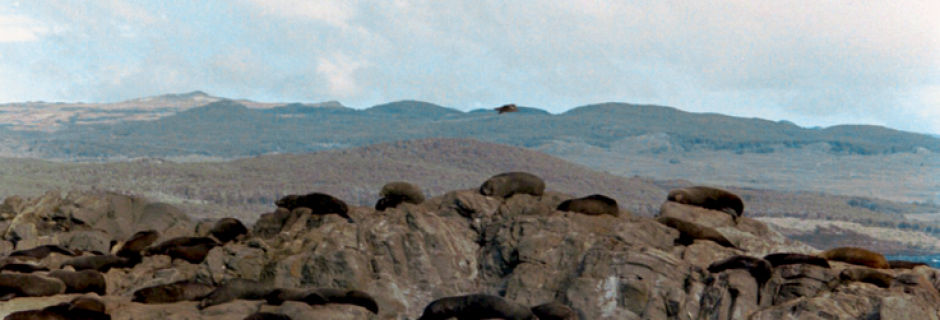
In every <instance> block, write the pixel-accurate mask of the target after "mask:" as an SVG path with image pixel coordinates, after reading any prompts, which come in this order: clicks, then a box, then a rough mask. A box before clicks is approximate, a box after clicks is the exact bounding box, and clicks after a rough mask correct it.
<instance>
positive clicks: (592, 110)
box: [27, 100, 940, 160]
mask: <svg viewBox="0 0 940 320" xmlns="http://www.w3.org/2000/svg"><path fill="white" fill-rule="evenodd" d="M523 110H524V112H516V113H507V114H502V115H497V114H496V113H495V112H491V111H486V110H480V111H474V112H469V113H465V112H461V111H457V110H454V109H450V108H446V107H442V106H438V105H434V104H431V103H426V102H420V101H398V102H392V103H387V104H382V105H378V106H375V107H372V108H368V109H365V110H354V109H349V108H346V107H343V106H342V105H340V104H339V103H335V102H333V103H326V104H324V105H301V104H288V105H283V106H279V107H272V108H264V109H259V108H248V107H247V106H245V105H244V104H243V103H240V102H236V101H231V100H221V101H218V102H214V103H211V104H208V105H205V106H201V107H196V108H190V109H185V110H182V111H179V112H177V113H175V114H173V115H170V116H166V117H163V118H159V119H156V120H148V121H122V122H116V123H104V124H85V125H79V124H72V125H69V126H67V127H66V128H64V129H62V130H59V131H55V132H49V133H34V134H32V135H29V136H28V137H27V140H28V141H29V142H28V144H30V145H31V146H32V147H33V148H34V149H35V150H37V153H38V154H40V155H41V156H42V157H44V158H55V159H67V160H81V159H85V160H94V159H105V160H107V159H113V158H126V157H130V158H133V157H176V156H187V155H201V156H213V157H223V158H236V157H245V156H256V155H261V154H267V153H302V152H311V151H318V150H324V149H330V148H337V147H349V146H364V145H370V144H375V143H381V142H388V141H398V140H408V139H421V138H431V137H452V138H474V139H478V140H483V141H490V142H497V143H503V144H509V145H515V146H521V147H538V146H542V145H545V144H548V143H552V142H554V141H575V142H579V143H584V144H587V145H590V146H595V147H600V148H605V149H606V148H610V147H611V146H612V145H613V144H615V143H617V142H618V141H621V140H624V139H630V138H633V137H637V136H641V135H648V134H662V135H663V136H664V137H665V139H666V140H667V141H669V142H670V143H671V144H673V145H675V146H676V147H678V148H681V150H686V151H688V150H727V151H732V152H738V153H770V152H774V150H775V149H778V148H783V147H786V148H801V147H804V146H807V145H814V144H826V145H828V148H829V151H830V152H831V153H833V154H860V155H872V154H891V153H899V152H914V151H916V150H917V149H918V148H923V149H926V150H930V151H933V152H940V139H937V138H935V137H931V136H928V135H923V134H916V133H909V132H903V131H897V130H893V129H888V128H884V127H878V126H856V125H845V126H835V127H830V128H825V129H805V128H801V127H798V126H795V125H793V124H792V123H788V122H775V121H768V120H762V119H746V118H739V117H731V116H725V115H719V114H698V113H689V112H684V111H680V110H678V109H675V108H670V107H661V106H652V105H632V104H624V103H605V104H597V105H589V106H584V107H578V108H574V109H572V110H570V111H568V112H565V113H563V114H558V115H553V114H549V113H547V112H537V111H534V110H533V109H523Z"/></svg>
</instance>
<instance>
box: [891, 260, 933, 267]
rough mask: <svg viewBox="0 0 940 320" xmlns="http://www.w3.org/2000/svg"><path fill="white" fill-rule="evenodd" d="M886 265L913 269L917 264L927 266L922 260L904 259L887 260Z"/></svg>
mask: <svg viewBox="0 0 940 320" xmlns="http://www.w3.org/2000/svg"><path fill="white" fill-rule="evenodd" d="M888 266H889V267H891V269H914V268H916V267H919V266H928V267H929V265H927V264H926V263H923V262H916V261H905V260H888Z"/></svg>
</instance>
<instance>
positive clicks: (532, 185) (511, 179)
mask: <svg viewBox="0 0 940 320" xmlns="http://www.w3.org/2000/svg"><path fill="white" fill-rule="evenodd" d="M544 193H545V181H543V180H542V178H539V177H538V176H536V175H534V174H531V173H528V172H505V173H500V174H497V175H495V176H492V177H490V178H489V179H487V180H486V181H485V182H483V185H481V186H480V194H482V195H484V196H493V197H500V198H509V197H511V196H512V195H514V194H529V195H533V196H541V195H542V194H544Z"/></svg>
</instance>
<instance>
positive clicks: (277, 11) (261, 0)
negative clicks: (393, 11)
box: [248, 0, 356, 27]
mask: <svg viewBox="0 0 940 320" xmlns="http://www.w3.org/2000/svg"><path fill="white" fill-rule="evenodd" d="M248 1H249V2H250V3H251V4H253V5H254V6H256V7H257V8H260V9H261V10H262V12H263V13H264V14H270V15H278V16H285V17H298V18H306V19H313V20H317V21H322V22H325V23H327V24H329V25H332V26H335V27H345V26H347V22H348V21H349V20H350V19H351V18H352V17H353V16H354V15H355V13H356V8H355V6H354V5H353V4H351V3H350V2H349V1H341V0H316V1H308V0H248Z"/></svg>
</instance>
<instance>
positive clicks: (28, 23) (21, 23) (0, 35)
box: [0, 15, 49, 43]
mask: <svg viewBox="0 0 940 320" xmlns="http://www.w3.org/2000/svg"><path fill="white" fill-rule="evenodd" d="M48 31H49V28H47V27H46V26H44V25H43V24H42V23H40V22H39V21H36V20H33V19H31V18H29V17H26V16H20V15H0V43H3V42H33V41H37V40H39V39H40V38H41V37H42V36H43V35H45V34H46V33H48Z"/></svg>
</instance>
